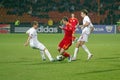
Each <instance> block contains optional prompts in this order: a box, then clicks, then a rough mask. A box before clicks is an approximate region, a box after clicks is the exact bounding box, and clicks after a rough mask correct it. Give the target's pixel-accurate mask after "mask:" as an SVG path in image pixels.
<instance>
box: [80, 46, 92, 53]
mask: <svg viewBox="0 0 120 80" xmlns="http://www.w3.org/2000/svg"><path fill="white" fill-rule="evenodd" d="M82 48H83V49H84V50H85V52H86V53H87V54H88V55H91V53H90V51H89V49H88V48H87V46H86V45H82Z"/></svg>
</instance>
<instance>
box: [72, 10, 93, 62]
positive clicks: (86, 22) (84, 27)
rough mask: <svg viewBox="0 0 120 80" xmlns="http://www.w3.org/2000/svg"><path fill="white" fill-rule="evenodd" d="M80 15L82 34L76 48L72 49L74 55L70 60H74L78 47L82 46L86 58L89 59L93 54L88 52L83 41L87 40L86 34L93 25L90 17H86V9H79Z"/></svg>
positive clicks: (87, 34)
mask: <svg viewBox="0 0 120 80" xmlns="http://www.w3.org/2000/svg"><path fill="white" fill-rule="evenodd" d="M81 16H82V17H83V25H82V26H80V27H81V29H82V34H81V36H80V38H79V39H78V42H77V44H76V48H75V50H74V56H73V58H72V60H76V57H77V53H78V50H79V47H82V48H83V49H84V51H85V52H86V53H87V54H88V58H87V60H89V59H91V57H92V56H93V55H92V54H91V53H90V51H89V49H88V48H87V46H86V45H85V43H86V42H88V36H89V35H90V33H91V32H92V31H93V29H94V27H93V24H92V23H91V20H90V18H89V17H88V11H87V10H86V9H83V10H82V11H81Z"/></svg>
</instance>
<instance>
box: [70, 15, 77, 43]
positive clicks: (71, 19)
mask: <svg viewBox="0 0 120 80" xmlns="http://www.w3.org/2000/svg"><path fill="white" fill-rule="evenodd" d="M69 23H71V25H72V27H73V33H72V41H73V42H74V41H75V39H76V37H75V31H76V27H77V26H78V25H79V21H78V19H77V18H75V15H74V14H73V13H72V14H71V18H70V19H69Z"/></svg>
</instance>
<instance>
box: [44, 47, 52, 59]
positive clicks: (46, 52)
mask: <svg viewBox="0 0 120 80" xmlns="http://www.w3.org/2000/svg"><path fill="white" fill-rule="evenodd" d="M45 54H46V55H47V57H48V58H49V60H50V61H52V60H53V58H52V56H51V54H50V52H49V51H48V50H47V49H45Z"/></svg>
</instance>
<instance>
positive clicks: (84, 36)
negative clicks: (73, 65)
mask: <svg viewBox="0 0 120 80" xmlns="http://www.w3.org/2000/svg"><path fill="white" fill-rule="evenodd" d="M87 40H88V35H87V34H82V35H81V36H80V38H79V40H78V42H77V44H76V48H75V51H74V56H73V59H72V60H76V57H77V53H78V50H79V47H82V48H83V49H84V51H85V52H86V53H87V54H88V58H87V59H88V60H89V59H90V58H91V57H92V54H91V53H90V51H89V49H88V48H87V47H86V46H85V42H87Z"/></svg>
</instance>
